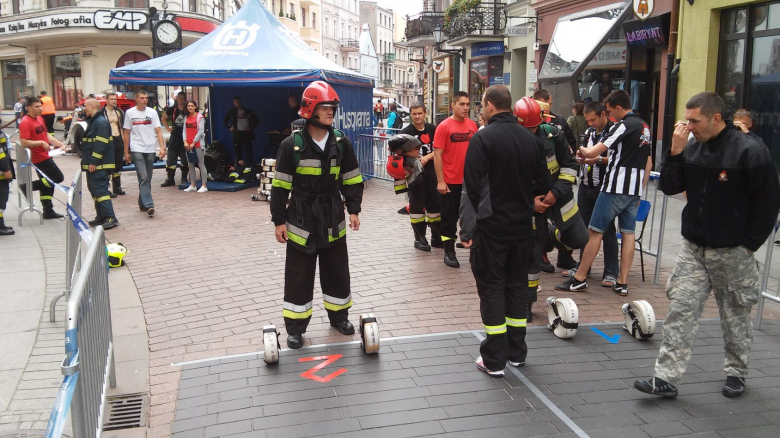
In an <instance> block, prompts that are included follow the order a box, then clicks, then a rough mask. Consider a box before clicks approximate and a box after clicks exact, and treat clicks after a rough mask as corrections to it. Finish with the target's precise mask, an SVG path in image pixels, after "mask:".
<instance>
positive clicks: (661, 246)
mask: <svg viewBox="0 0 780 438" xmlns="http://www.w3.org/2000/svg"><path fill="white" fill-rule="evenodd" d="M668 203H669V197H668V196H667V195H666V193H664V201H663V207H662V208H661V226H660V228H659V230H658V250H656V256H655V275H654V276H653V284H658V275H659V274H660V273H661V258H662V257H663V251H664V227H666V207H667V204H668Z"/></svg>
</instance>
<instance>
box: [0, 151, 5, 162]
mask: <svg viewBox="0 0 780 438" xmlns="http://www.w3.org/2000/svg"><path fill="white" fill-rule="evenodd" d="M3 158H5V152H0V160H2V159H3Z"/></svg>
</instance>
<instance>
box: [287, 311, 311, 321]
mask: <svg viewBox="0 0 780 438" xmlns="http://www.w3.org/2000/svg"><path fill="white" fill-rule="evenodd" d="M282 316H283V317H285V318H289V319H306V318H309V317H311V309H309V310H307V311H305V312H302V313H298V312H293V311H292V310H287V309H282Z"/></svg>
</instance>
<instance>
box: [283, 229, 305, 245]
mask: <svg viewBox="0 0 780 438" xmlns="http://www.w3.org/2000/svg"><path fill="white" fill-rule="evenodd" d="M287 238H288V239H290V240H292V241H293V242H295V243H297V244H298V245H301V246H306V238H304V237H301V236H299V235H297V234H294V233H291V232H290V231H289V230H288V231H287Z"/></svg>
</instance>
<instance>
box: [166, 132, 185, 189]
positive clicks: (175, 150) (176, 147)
mask: <svg viewBox="0 0 780 438" xmlns="http://www.w3.org/2000/svg"><path fill="white" fill-rule="evenodd" d="M177 160H178V161H180V162H181V178H182V180H186V179H187V175H189V173H190V168H189V165H188V163H187V150H186V149H184V139H182V137H181V132H179V133H177V132H176V131H175V130H174V131H172V132H171V138H170V139H169V140H168V160H167V161H166V162H165V170H166V171H167V172H168V179H173V178H174V177H175V176H176V161H177Z"/></svg>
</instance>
